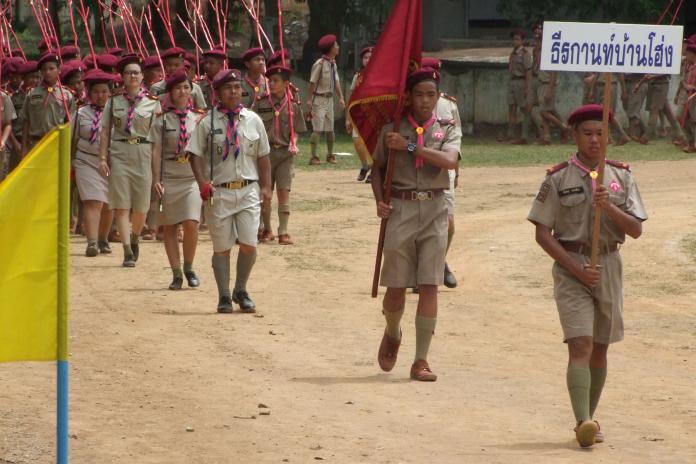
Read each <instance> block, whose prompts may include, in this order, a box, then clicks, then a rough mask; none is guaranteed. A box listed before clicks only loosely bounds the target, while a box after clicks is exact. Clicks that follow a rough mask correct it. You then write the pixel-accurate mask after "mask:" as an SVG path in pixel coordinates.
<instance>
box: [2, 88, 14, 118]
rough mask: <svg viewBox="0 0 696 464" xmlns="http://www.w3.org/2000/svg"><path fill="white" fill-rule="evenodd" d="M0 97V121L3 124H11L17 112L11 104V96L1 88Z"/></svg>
mask: <svg viewBox="0 0 696 464" xmlns="http://www.w3.org/2000/svg"><path fill="white" fill-rule="evenodd" d="M0 97H1V98H2V123H3V125H6V124H11V123H12V122H13V121H14V120H15V119H17V112H16V111H15V107H14V105H13V104H12V98H10V96H9V95H8V94H6V93H5V92H3V91H1V90H0Z"/></svg>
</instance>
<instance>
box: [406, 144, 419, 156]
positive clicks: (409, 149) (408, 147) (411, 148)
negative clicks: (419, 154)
mask: <svg viewBox="0 0 696 464" xmlns="http://www.w3.org/2000/svg"><path fill="white" fill-rule="evenodd" d="M416 147H418V145H416V144H415V143H413V142H411V143H409V144H408V145H406V151H407V152H408V154H409V155H412V154H414V153H415V152H416Z"/></svg>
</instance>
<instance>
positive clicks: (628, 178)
mask: <svg viewBox="0 0 696 464" xmlns="http://www.w3.org/2000/svg"><path fill="white" fill-rule="evenodd" d="M617 164H618V163H617ZM623 166H624V167H617V166H613V165H611V164H610V162H607V164H606V168H605V171H604V185H606V186H607V188H608V190H609V200H610V201H611V202H612V203H613V204H614V205H616V206H617V207H619V208H620V209H621V210H622V211H624V212H626V213H628V214H630V215H631V216H633V217H635V218H636V219H639V220H641V221H644V220H646V219H647V218H648V214H647V212H646V211H645V207H644V206H643V201H642V200H641V197H640V193H639V192H638V186H637V185H636V182H635V180H634V179H633V175H632V174H631V171H630V170H629V169H628V166H627V165H623ZM527 219H528V220H530V221H531V222H533V223H535V224H542V225H545V226H546V227H549V228H550V229H552V230H553V236H554V237H555V238H556V239H557V240H559V241H563V242H578V243H582V244H584V245H586V246H590V245H591V244H592V228H593V223H594V208H593V207H592V179H591V177H590V175H589V173H587V172H584V171H583V170H581V169H580V168H579V167H577V166H576V165H574V164H573V163H562V164H560V165H558V166H556V167H554V168H552V169H550V170H549V171H548V175H547V176H546V179H545V180H544V182H543V183H542V184H541V188H540V189H539V193H538V194H537V196H536V199H535V200H534V202H533V204H532V209H531V211H530V212H529V215H528V216H527ZM625 240H626V235H625V234H624V233H623V232H622V231H621V230H620V229H619V228H618V227H617V226H616V224H614V223H613V222H612V221H611V220H609V218H608V216H607V215H606V214H603V215H602V228H601V233H600V239H599V246H600V250H602V249H607V247H609V246H612V245H615V244H618V243H624V241H625Z"/></svg>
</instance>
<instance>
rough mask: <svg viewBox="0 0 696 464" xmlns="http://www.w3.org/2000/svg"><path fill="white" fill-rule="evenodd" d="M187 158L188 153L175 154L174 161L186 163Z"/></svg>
mask: <svg viewBox="0 0 696 464" xmlns="http://www.w3.org/2000/svg"><path fill="white" fill-rule="evenodd" d="M188 160H189V157H188V154H186V155H179V156H177V157H176V160H175V161H176V162H177V163H181V164H186V163H188Z"/></svg>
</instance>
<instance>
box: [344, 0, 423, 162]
mask: <svg viewBox="0 0 696 464" xmlns="http://www.w3.org/2000/svg"><path fill="white" fill-rule="evenodd" d="M422 17H423V4H422V0H396V2H395V4H394V8H393V9H392V12H391V14H390V15H389V19H387V23H386V24H385V25H384V29H382V33H381V34H380V36H379V40H377V45H376V46H375V50H374V52H373V53H372V58H370V62H369V63H368V64H367V66H366V67H365V70H364V71H363V73H362V74H361V76H360V78H359V81H358V85H357V86H356V87H355V90H353V93H352V95H351V96H350V102H348V117H349V118H350V120H351V124H352V125H353V127H354V128H355V129H356V130H357V131H358V134H360V137H361V138H362V139H363V141H364V142H365V145H366V146H367V149H368V150H369V152H370V153H374V151H375V147H376V146H377V138H378V137H379V133H380V132H381V130H382V127H384V125H385V124H387V123H388V122H390V121H392V120H393V119H394V118H395V117H396V116H397V115H400V114H401V111H402V109H403V104H404V102H403V95H404V91H405V88H406V77H407V76H408V74H409V73H410V72H412V71H415V70H417V69H419V68H420V61H421V48H422V43H423V20H422Z"/></svg>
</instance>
